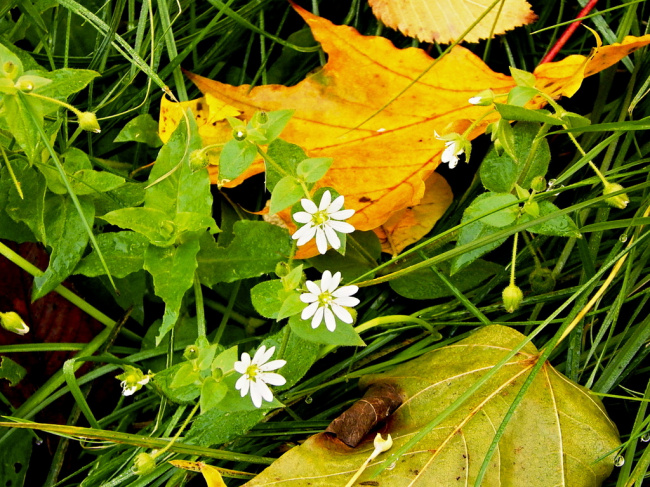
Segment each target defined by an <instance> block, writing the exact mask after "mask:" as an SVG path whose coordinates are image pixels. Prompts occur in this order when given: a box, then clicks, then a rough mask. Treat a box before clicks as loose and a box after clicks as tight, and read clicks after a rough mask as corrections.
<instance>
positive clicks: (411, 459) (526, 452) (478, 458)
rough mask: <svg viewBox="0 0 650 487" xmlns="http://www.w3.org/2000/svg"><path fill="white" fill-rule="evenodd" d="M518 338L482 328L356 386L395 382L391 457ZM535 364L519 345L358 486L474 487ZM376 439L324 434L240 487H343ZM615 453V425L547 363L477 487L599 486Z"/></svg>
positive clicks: (388, 430)
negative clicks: (352, 440)
mask: <svg viewBox="0 0 650 487" xmlns="http://www.w3.org/2000/svg"><path fill="white" fill-rule="evenodd" d="M523 339H524V336H523V335H521V334H520V333H519V332H517V331H515V330H513V329H511V328H507V327H503V326H498V325H495V326H489V327H485V328H482V329H480V330H479V331H477V332H476V333H475V334H474V335H472V336H470V337H469V338H466V339H465V340H462V341H460V342H458V343H455V344H453V345H450V346H447V347H443V348H440V349H438V350H434V351H432V352H429V353H427V354H425V355H423V356H422V357H420V358H418V359H416V360H412V361H411V362H407V363H405V364H402V365H400V366H398V367H396V368H395V369H394V370H393V371H391V372H389V373H386V374H383V375H375V376H368V377H365V378H363V379H362V380H361V385H362V387H364V388H367V387H369V386H371V385H373V384H395V385H396V386H397V387H399V388H400V389H401V394H402V396H403V397H404V402H403V403H402V405H401V406H400V407H399V408H398V409H397V410H396V412H395V413H394V414H393V415H392V416H390V417H389V418H388V420H387V423H386V425H385V426H384V427H383V428H382V429H381V430H380V432H381V434H382V435H385V434H391V436H392V438H393V442H394V445H393V449H396V448H399V447H400V446H401V445H403V444H404V443H406V442H407V441H408V440H409V439H410V438H411V437H412V436H413V435H414V434H415V433H417V432H419V431H420V430H421V429H422V428H424V427H425V426H426V425H427V424H428V423H430V422H431V420H432V419H433V418H435V417H436V416H437V415H438V414H439V413H440V412H442V411H443V410H444V409H445V408H447V406H449V405H450V404H451V403H452V402H453V401H454V400H455V399H456V398H458V396H460V395H461V394H462V393H463V392H464V391H465V390H466V389H467V388H468V387H470V386H471V385H472V384H474V383H475V381H476V380H477V379H479V378H480V377H481V376H483V375H484V374H485V373H486V372H488V371H489V370H490V369H491V368H492V367H494V365H495V364H496V363H497V362H498V361H499V360H500V359H501V358H503V357H504V355H506V354H507V353H508V352H509V351H511V350H512V349H513V348H514V347H515V346H517V345H518V344H519V343H520V342H521V340H523ZM538 356H539V354H538V351H537V349H536V348H535V347H534V346H533V345H532V344H528V345H526V346H525V347H524V348H523V349H522V350H521V351H520V352H519V353H518V354H517V355H516V356H515V357H514V358H513V359H511V361H510V362H508V363H507V364H506V365H504V366H503V367H501V369H500V370H499V371H498V372H497V373H496V375H494V376H493V377H492V378H491V379H490V380H489V381H487V382H486V384H484V385H483V387H482V388H480V389H479V390H478V391H477V393H476V394H474V395H473V396H471V397H470V398H469V399H468V400H467V401H466V402H465V403H464V404H463V405H462V406H460V408H458V409H457V410H456V411H455V412H454V413H452V414H451V415H450V416H448V417H447V418H446V419H445V420H443V421H442V423H440V424H439V425H438V426H437V427H436V428H434V429H433V430H432V431H431V432H430V433H429V434H428V435H426V436H425V437H424V438H423V439H422V440H421V441H420V442H419V443H418V444H417V445H416V446H415V447H414V448H413V449H412V450H411V451H410V452H409V453H407V454H405V455H403V456H402V457H401V458H400V459H399V460H398V461H397V462H396V464H395V465H394V467H392V468H388V469H386V470H384V471H383V472H382V473H381V474H380V475H379V476H378V477H376V478H372V474H373V470H375V469H374V468H373V465H375V466H376V465H378V463H380V462H381V461H383V460H384V459H385V458H386V457H387V455H389V454H390V451H389V452H388V453H384V454H383V455H381V456H379V457H378V459H377V460H376V461H374V462H372V463H371V465H370V467H369V469H368V470H367V471H366V472H365V473H364V474H363V475H362V476H361V478H360V479H359V483H358V484H355V485H377V484H375V483H372V484H371V483H370V482H378V484H379V485H381V486H383V487H398V486H413V487H419V486H422V487H424V486H426V487H429V486H456V485H474V481H475V479H476V475H477V473H478V470H479V468H480V467H481V464H482V462H483V459H484V457H485V454H486V452H487V449H488V447H489V446H490V443H491V441H492V438H493V437H494V433H495V431H496V429H497V428H498V427H499V425H500V424H501V421H502V420H503V418H504V415H505V413H506V412H507V410H508V408H509V406H510V404H511V402H512V400H513V399H514V398H515V396H516V395H517V392H518V390H519V388H520V387H521V385H522V383H523V382H524V381H525V380H526V378H527V376H528V374H529V373H530V371H531V369H532V368H533V367H534V366H535V364H536V362H537V360H538ZM373 437H374V433H372V434H371V435H368V437H367V439H366V441H365V442H364V443H361V445H360V446H358V447H357V448H350V447H348V446H346V445H344V444H343V443H341V442H340V441H338V440H336V439H333V438H332V437H330V436H327V435H325V434H323V433H321V434H318V435H315V436H313V437H311V438H309V439H308V440H307V441H306V442H305V443H304V444H302V445H301V446H299V447H296V448H293V449H292V450H290V451H289V452H288V453H285V454H284V455H283V456H282V457H281V458H280V459H278V460H277V461H276V462H275V463H274V464H273V465H272V466H271V467H269V468H267V469H266V470H265V471H264V472H262V473H261V474H260V475H259V476H258V477H256V478H255V479H253V480H251V481H250V482H248V483H247V484H246V486H247V487H259V486H269V485H273V486H275V487H289V486H296V487H297V486H302V485H306V481H308V482H309V485H311V486H313V487H318V486H322V487H325V486H327V487H329V486H332V485H345V483H346V482H347V481H348V480H349V479H350V478H351V477H352V475H353V474H354V473H355V472H356V470H357V469H358V468H359V467H360V466H361V464H362V463H363V462H364V460H365V459H366V458H367V457H368V455H369V454H370V452H371V451H372V449H373V447H372V438H373ZM619 445H620V440H619V437H618V431H617V430H616V426H615V425H614V424H613V423H612V422H611V421H610V419H609V418H608V417H607V414H606V412H605V409H604V408H603V406H602V404H601V402H600V400H599V399H598V398H597V397H595V396H593V395H591V394H590V393H589V391H588V390H587V389H585V388H584V387H582V386H580V385H578V384H575V383H573V382H571V381H570V380H569V379H567V378H566V377H565V376H564V375H562V374H560V373H559V372H557V371H556V370H555V369H554V368H553V367H552V366H551V365H550V364H548V363H545V364H544V365H543V366H542V368H541V370H540V372H539V373H538V374H537V375H536V377H535V378H534V379H533V382H532V384H531V386H530V388H529V389H528V391H527V392H526V395H525V396H524V398H523V400H522V402H521V403H520V404H519V406H518V407H517V409H516V410H515V413H514V415H513V416H512V417H511V418H510V420H509V422H508V425H507V426H506V429H505V432H504V434H503V436H502V437H501V440H500V442H499V445H498V448H497V450H496V451H495V452H494V456H493V457H492V460H491V461H490V463H489V465H488V468H487V471H486V475H485V477H484V478H483V482H482V483H481V485H484V486H499V485H509V486H526V487H541V486H549V487H551V486H557V485H570V486H571V487H594V486H598V485H600V484H601V483H602V481H603V480H604V479H605V478H606V477H607V476H608V475H609V474H610V472H611V471H612V468H613V466H614V456H615V453H614V452H613V450H614V449H616V448H617V447H618V446H619ZM393 451H394V450H393Z"/></svg>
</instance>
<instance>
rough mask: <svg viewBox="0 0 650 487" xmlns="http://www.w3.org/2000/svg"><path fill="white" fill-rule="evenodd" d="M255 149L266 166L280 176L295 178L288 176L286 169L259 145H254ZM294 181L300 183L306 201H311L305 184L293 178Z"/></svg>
mask: <svg viewBox="0 0 650 487" xmlns="http://www.w3.org/2000/svg"><path fill="white" fill-rule="evenodd" d="M256 147H257V153H258V154H259V155H261V156H262V158H263V159H264V162H266V163H267V164H270V165H271V166H273V169H275V170H276V171H278V172H279V173H280V174H282V176H284V177H287V176H288V177H293V178H295V176H293V175H292V174H289V172H288V171H287V170H286V169H284V168H283V167H282V166H281V165H280V164H278V163H277V162H275V161H274V160H273V158H272V157H271V156H269V154H268V152H266V151H265V150H263V149H262V148H261V147H260V146H259V145H256ZM295 179H296V181H298V182H299V183H300V186H301V187H302V190H303V191H304V193H305V196H307V199H311V195H310V194H309V189H308V188H307V185H306V184H305V182H304V181H303V180H302V179H299V178H295Z"/></svg>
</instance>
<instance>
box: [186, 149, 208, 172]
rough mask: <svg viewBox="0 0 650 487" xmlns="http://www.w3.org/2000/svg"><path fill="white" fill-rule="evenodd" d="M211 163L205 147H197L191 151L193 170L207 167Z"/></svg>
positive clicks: (191, 167)
mask: <svg viewBox="0 0 650 487" xmlns="http://www.w3.org/2000/svg"><path fill="white" fill-rule="evenodd" d="M209 164H210V159H209V158H208V154H207V152H206V151H204V150H203V149H197V150H193V151H192V152H190V169H191V170H192V172H196V171H200V170H201V169H205V168H206V167H208V165H209Z"/></svg>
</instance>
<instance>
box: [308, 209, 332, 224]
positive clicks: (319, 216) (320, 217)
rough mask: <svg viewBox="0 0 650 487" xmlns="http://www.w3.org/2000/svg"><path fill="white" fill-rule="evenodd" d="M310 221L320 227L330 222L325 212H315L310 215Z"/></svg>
mask: <svg viewBox="0 0 650 487" xmlns="http://www.w3.org/2000/svg"><path fill="white" fill-rule="evenodd" d="M311 220H312V221H313V222H314V225H322V224H323V223H327V222H328V221H330V216H329V215H328V213H327V210H322V211H317V212H316V213H314V214H313V215H312V217H311Z"/></svg>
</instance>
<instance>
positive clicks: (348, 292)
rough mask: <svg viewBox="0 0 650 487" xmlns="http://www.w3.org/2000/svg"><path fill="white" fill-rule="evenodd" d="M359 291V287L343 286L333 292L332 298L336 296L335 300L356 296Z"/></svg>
mask: <svg viewBox="0 0 650 487" xmlns="http://www.w3.org/2000/svg"><path fill="white" fill-rule="evenodd" d="M358 290H359V286H355V285H354V284H352V285H350V286H343V287H341V288H339V289H337V290H336V291H334V292H332V296H334V297H335V298H343V297H345V296H352V295H353V294H356V293H357V291H358Z"/></svg>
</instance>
